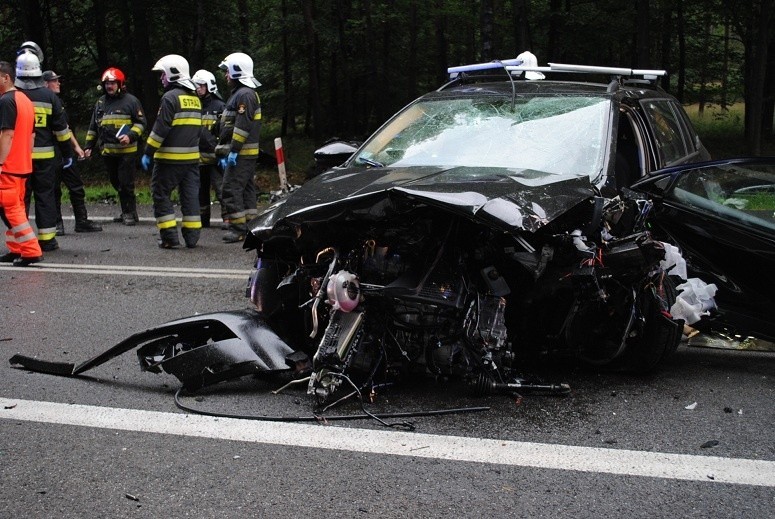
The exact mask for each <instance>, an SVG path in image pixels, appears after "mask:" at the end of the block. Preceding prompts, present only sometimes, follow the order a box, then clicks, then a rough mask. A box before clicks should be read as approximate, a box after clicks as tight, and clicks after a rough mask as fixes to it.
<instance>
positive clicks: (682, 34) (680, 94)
mask: <svg viewBox="0 0 775 519" xmlns="http://www.w3.org/2000/svg"><path fill="white" fill-rule="evenodd" d="M676 28H677V29H678V85H677V86H676V94H675V97H676V98H677V99H678V100H679V101H681V102H682V103H683V100H684V94H685V91H686V20H685V19H684V7H683V0H679V1H678V5H677V6H676Z"/></svg>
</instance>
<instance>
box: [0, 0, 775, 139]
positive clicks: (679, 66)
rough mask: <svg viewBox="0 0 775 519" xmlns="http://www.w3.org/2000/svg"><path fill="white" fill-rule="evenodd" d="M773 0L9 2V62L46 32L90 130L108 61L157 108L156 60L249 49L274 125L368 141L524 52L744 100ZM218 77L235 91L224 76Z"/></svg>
mask: <svg viewBox="0 0 775 519" xmlns="http://www.w3.org/2000/svg"><path fill="white" fill-rule="evenodd" d="M774 2H775V0H679V1H672V0H651V1H650V2H649V1H648V0H630V1H622V0H600V1H597V2H589V1H586V0H433V1H428V2H421V1H419V0H329V1H322V0H223V1H221V2H218V3H217V4H214V3H212V2H205V1H204V0H191V1H190V2H184V3H181V2H150V1H149V0H112V1H110V2H108V1H106V0H78V1H76V0H7V1H6V2H3V3H2V4H0V16H2V19H3V20H4V21H6V23H4V24H2V26H0V58H5V59H6V60H11V59H13V56H14V54H15V50H16V48H17V47H18V45H19V43H21V42H22V41H25V40H34V41H37V42H38V43H40V44H41V46H42V47H43V49H44V51H45V52H46V60H45V62H44V68H52V69H54V70H56V71H57V72H59V73H60V74H64V76H65V82H64V84H63V98H64V101H65V104H66V106H67V107H68V112H69V115H70V118H71V122H72V125H73V126H74V127H79V128H83V127H85V126H86V125H87V124H88V120H89V116H90V113H91V109H92V107H93V103H94V101H95V100H96V98H97V97H98V96H99V95H100V92H99V91H98V90H97V88H96V87H97V83H98V78H99V75H100V73H101V71H102V70H104V68H106V67H108V66H119V67H120V68H122V70H124V71H125V72H126V73H127V76H128V78H129V88H130V89H131V90H132V92H133V93H135V94H136V95H138V97H140V99H141V101H142V102H143V105H144V106H145V108H146V111H147V112H148V113H149V114H150V115H151V117H153V114H155V111H156V106H157V104H158V97H159V82H158V77H157V76H156V74H155V73H154V72H152V71H151V67H152V66H153V63H154V62H155V61H156V60H157V59H158V58H159V57H161V56H163V55H165V54H168V53H176V54H181V55H183V56H186V57H187V58H188V60H189V62H190V64H191V72H192V73H193V72H194V71H195V70H197V69H199V68H206V69H208V70H211V71H215V70H216V69H217V66H218V64H219V63H220V61H221V59H222V58H223V57H224V56H225V55H227V54H228V53H230V52H234V51H244V52H247V53H248V54H250V55H251V56H252V57H253V58H254V61H255V64H256V67H255V73H256V76H257V77H258V78H259V79H260V80H261V82H262V83H263V86H262V87H261V88H260V89H259V92H260V95H261V98H262V104H263V108H264V110H263V112H264V120H265V124H273V129H274V131H275V132H274V135H292V134H303V135H306V136H308V137H309V138H311V139H312V140H313V141H314V142H315V143H316V144H321V143H322V142H323V141H324V140H326V139H328V138H330V137H332V136H338V137H341V138H348V139H363V138H364V137H365V136H366V135H368V134H369V133H371V132H372V131H374V130H375V129H376V128H377V127H378V126H379V125H380V124H381V123H382V122H383V121H385V120H386V119H387V118H388V117H389V116H390V115H391V114H393V113H394V112H396V111H397V110H398V109H399V108H400V107H401V106H403V105H404V104H406V103H407V102H409V101H411V100H412V99H414V98H415V97H416V96H417V95H419V94H421V93H423V92H426V91H428V90H431V89H433V88H436V87H438V86H439V85H441V84H442V83H443V82H444V81H445V71H446V68H447V66H451V65H457V64H461V63H466V62H477V61H489V60H492V59H504V58H510V57H514V56H515V55H516V54H518V53H519V52H521V51H522V50H525V49H529V50H531V51H532V52H534V53H535V54H536V55H537V56H538V58H539V62H540V63H542V64H543V63H546V62H549V61H553V62H570V63H583V64H595V65H612V66H632V67H640V68H666V69H667V70H668V71H669V72H670V76H669V78H668V82H667V83H666V84H665V87H666V89H668V90H669V91H670V92H671V93H673V94H675V95H676V96H677V97H679V99H682V100H684V101H685V102H699V103H700V105H701V106H703V107H704V104H706V103H714V104H718V105H722V106H726V105H731V104H733V103H735V102H738V101H740V100H741V99H743V97H744V96H746V97H748V96H752V95H754V94H756V93H757V92H759V90H756V89H754V88H753V87H752V86H751V85H750V84H743V78H744V77H749V78H752V79H753V80H754V81H757V82H763V81H764V78H763V77H759V76H760V75H759V76H757V75H756V74H755V71H756V70H759V69H757V68H755V67H756V66H757V62H756V57H757V56H759V58H761V56H762V51H763V50H765V51H766V50H767V49H769V50H770V57H772V56H775V38H773V34H772V32H773V31H772V29H771V27H772V25H773V24H769V25H768V24H766V22H765V21H766V20H770V19H771V16H772V11H773V3H774ZM9 22H10V23H9ZM757 24H758V25H757ZM757 27H758V28H759V29H758V31H759V32H757ZM762 27H763V28H762ZM762 31H768V32H766V33H765V34H762ZM761 42H766V45H765V47H767V48H763V47H762V45H761ZM764 56H766V52H765V53H764ZM758 63H761V59H759V62H758ZM770 69H775V67H772V66H770ZM216 77H218V78H219V81H220V89H221V92H223V93H227V88H226V82H225V79H224V77H223V75H221V74H216ZM773 83H775V81H773ZM755 99H756V100H758V102H763V103H764V110H765V112H764V113H765V116H764V117H763V119H764V121H763V122H762V123H761V124H762V125H763V129H764V130H765V133H764V136H763V137H764V138H765V140H766V139H767V138H769V137H770V134H769V133H768V131H771V127H772V121H771V119H772V117H771V114H772V109H771V107H772V105H773V99H775V92H774V91H773V89H772V88H769V89H767V90H766V91H765V95H764V96H763V97H761V99H760V98H759V97H756V98H755ZM749 109H751V108H750V106H749ZM761 111H762V110H761V108H760V109H759V112H761ZM759 112H756V113H757V114H758V113H759ZM767 115H769V119H768V117H767ZM744 122H745V121H744ZM768 125H769V130H768ZM748 132H749V129H746V136H748V135H749V133H748ZM265 142H266V141H265ZM270 142H271V141H270Z"/></svg>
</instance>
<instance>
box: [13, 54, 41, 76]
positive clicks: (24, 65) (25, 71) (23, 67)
mask: <svg viewBox="0 0 775 519" xmlns="http://www.w3.org/2000/svg"><path fill="white" fill-rule="evenodd" d="M42 75H43V71H42V70H40V60H39V59H38V56H37V55H35V54H33V53H32V52H23V53H21V54H19V56H18V57H17V58H16V77H18V78H25V77H27V78H36V77H40V76H42Z"/></svg>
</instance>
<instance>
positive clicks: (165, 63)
mask: <svg viewBox="0 0 775 519" xmlns="http://www.w3.org/2000/svg"><path fill="white" fill-rule="evenodd" d="M151 70H156V71H158V72H164V74H165V75H166V76H167V81H169V82H170V83H177V84H178V85H181V86H183V87H186V88H188V89H190V90H196V87H195V86H194V83H192V82H191V76H190V75H189V72H188V61H187V60H186V58H184V57H183V56H179V55H178V54H167V55H166V56H164V57H162V58H161V59H160V60H159V61H157V62H156V65H154V66H153V69H151Z"/></svg>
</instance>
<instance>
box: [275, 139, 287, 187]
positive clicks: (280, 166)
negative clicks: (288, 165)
mask: <svg viewBox="0 0 775 519" xmlns="http://www.w3.org/2000/svg"><path fill="white" fill-rule="evenodd" d="M274 155H275V158H276V159H277V174H278V176H279V177H280V191H282V192H283V193H287V192H288V176H287V175H286V174H285V154H284V153H283V140H282V139H281V138H280V137H277V138H276V139H275V140H274Z"/></svg>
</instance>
